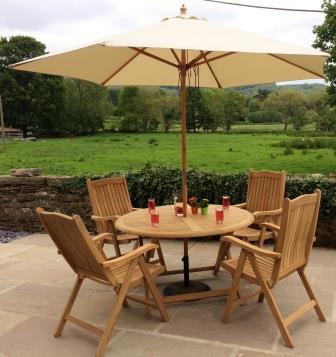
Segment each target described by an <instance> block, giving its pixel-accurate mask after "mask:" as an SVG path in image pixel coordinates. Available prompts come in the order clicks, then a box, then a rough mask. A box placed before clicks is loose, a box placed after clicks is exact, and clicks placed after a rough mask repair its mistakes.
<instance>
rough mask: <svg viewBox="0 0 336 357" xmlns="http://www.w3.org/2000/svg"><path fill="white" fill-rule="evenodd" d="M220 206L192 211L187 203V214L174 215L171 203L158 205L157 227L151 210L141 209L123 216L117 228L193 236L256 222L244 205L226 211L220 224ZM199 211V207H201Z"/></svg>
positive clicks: (159, 235)
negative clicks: (218, 220)
mask: <svg viewBox="0 0 336 357" xmlns="http://www.w3.org/2000/svg"><path fill="white" fill-rule="evenodd" d="M218 207H220V206H219V205H209V208H208V214H207V215H201V214H200V212H199V213H198V214H196V215H194V214H192V213H191V208H190V207H189V206H188V216H187V217H177V216H175V213H174V209H173V207H172V206H159V207H157V209H158V211H159V214H160V223H159V226H158V227H152V225H151V221H150V215H149V213H148V209H147V208H146V209H139V210H137V211H134V212H130V213H128V214H125V215H124V216H121V217H119V218H118V219H117V221H116V227H117V229H119V230H120V231H122V232H125V233H131V234H136V235H139V236H143V237H150V238H193V237H205V236H212V235H217V234H225V233H230V232H233V231H235V230H237V229H240V228H243V227H247V226H249V225H250V224H252V223H253V221H254V217H253V215H252V214H251V213H249V212H248V211H245V210H243V209H241V208H237V207H232V206H231V207H230V208H229V209H228V210H224V223H223V224H217V223H216V220H215V210H216V208H218ZM199 211H200V210H199Z"/></svg>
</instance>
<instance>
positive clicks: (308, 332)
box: [0, 234, 336, 357]
mask: <svg viewBox="0 0 336 357" xmlns="http://www.w3.org/2000/svg"><path fill="white" fill-rule="evenodd" d="M162 245H163V251H164V254H165V257H166V260H167V263H168V266H169V268H170V269H177V268H179V267H180V266H181V252H182V250H183V249H182V244H181V243H180V242H176V241H163V242H162ZM129 248H130V247H129ZM217 249H218V242H201V241H200V242H195V241H193V242H191V243H190V260H191V265H192V266H193V265H200V264H204V265H209V263H210V264H213V262H214V260H215V257H216V253H217ZM307 276H308V278H309V280H310V282H311V283H312V286H313V288H314V289H315V292H316V294H317V296H318V298H319V300H320V303H321V305H322V309H323V311H324V313H325V315H326V317H327V320H328V321H327V323H322V322H320V321H319V320H318V319H317V317H316V315H315V313H314V310H312V311H310V312H309V313H307V314H306V315H305V316H304V317H302V318H301V319H300V320H298V321H297V322H295V323H294V324H293V325H291V326H290V331H291V334H292V337H293V339H294V343H295V348H294V349H293V350H291V349H288V348H286V347H285V346H284V343H283V340H282V338H281V336H280V333H279V331H278V329H277V327H276V325H275V321H274V319H273V316H272V315H271V313H270V311H269V308H268V306H267V303H266V302H264V303H263V304H258V303H256V302H255V301H250V302H249V303H248V305H247V306H244V307H239V308H238V309H236V310H235V311H234V312H233V314H232V318H231V322H230V323H229V324H226V325H225V324H223V323H222V322H221V318H222V314H223V308H224V303H225V299H224V298H216V299H209V300H202V301H196V302H188V303H180V304H171V305H168V313H169V315H170V322H168V323H162V322H161V321H160V319H159V317H158V314H157V312H155V311H154V312H153V318H152V319H151V320H148V319H146V318H145V308H144V306H143V305H140V304H137V303H134V302H131V307H130V308H125V309H123V311H122V312H121V314H120V315H119V319H118V324H117V327H116V328H115V330H114V333H113V336H112V339H111V341H110V343H109V346H108V350H107V353H106V356H130V357H140V356H141V357H156V356H160V357H168V356H169V357H170V356H174V357H179V356H183V357H184V356H186V357H187V356H193V357H195V356H213V357H216V356H221V357H226V356H227V357H257V356H258V357H259V356H260V357H263V356H265V357H266V356H274V357H275V356H305V357H308V356H312V357H317V356H323V357H328V356H336V250H328V249H323V248H314V249H313V252H312V256H311V259H310V265H309V267H308V268H307ZM180 278H182V276H165V277H159V278H158V279H157V284H158V285H159V287H160V289H162V288H163V287H164V286H165V285H166V284H167V283H168V282H171V281H174V280H177V279H178V280H179V279H180ZM192 278H193V279H200V280H202V281H205V282H207V283H208V284H209V285H210V286H211V287H212V288H225V287H228V286H229V284H230V281H231V278H230V275H229V274H228V273H226V272H224V271H221V272H220V273H219V274H218V276H217V277H214V276H213V275H212V273H211V272H202V273H195V274H192ZM74 280H75V277H74V274H73V272H72V271H71V270H70V268H69V267H68V265H67V264H66V263H65V261H64V260H63V258H62V257H61V256H60V255H58V254H57V251H56V249H55V247H54V246H53V243H52V241H51V240H50V238H49V237H48V236H47V235H45V234H34V235H31V236H27V237H25V238H21V239H18V240H15V241H13V242H11V243H8V244H0V357H5V356H6V357H25V356H29V357H39V356H43V357H45V356H48V357H53V356H62V357H67V356H69V357H70V356H72V357H73V356H80V357H85V356H92V355H93V354H94V351H95V349H96V347H97V343H98V338H97V337H96V336H95V335H92V334H90V333H88V332H86V331H85V330H82V329H80V328H78V327H77V326H74V325H72V324H71V323H68V324H67V325H66V327H65V329H64V331H63V334H62V336H61V337H60V338H57V339H56V338H54V337H53V330H54V328H55V326H56V323H57V320H58V317H59V315H60V313H61V312H62V310H63V307H64V304H65V302H66V300H67V298H68V296H69V293H70V288H71V287H72V284H73V282H74ZM244 288H248V286H244ZM274 294H275V296H276V298H277V300H278V302H279V305H280V309H281V310H282V312H284V314H288V313H290V312H292V311H293V310H294V309H295V308H297V307H298V306H300V304H302V303H304V302H306V299H307V298H306V294H305V291H304V289H303V287H302V285H301V283H300V280H299V278H298V276H296V275H292V276H291V277H290V278H287V279H285V280H284V281H283V282H280V283H279V285H277V286H276V288H275V289H274ZM114 299H115V296H114V292H113V290H112V289H110V288H108V287H105V286H102V285H99V284H96V283H94V282H91V281H86V282H84V284H83V288H82V290H81V292H80V295H79V298H78V301H77V303H76V305H75V307H74V310H73V314H74V315H75V316H78V317H81V318H83V319H86V320H88V321H89V322H91V323H93V324H97V325H101V326H103V324H104V322H105V319H106V317H107V314H108V312H109V311H110V309H111V306H112V304H113V301H114Z"/></svg>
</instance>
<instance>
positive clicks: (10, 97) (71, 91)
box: [0, 0, 336, 136]
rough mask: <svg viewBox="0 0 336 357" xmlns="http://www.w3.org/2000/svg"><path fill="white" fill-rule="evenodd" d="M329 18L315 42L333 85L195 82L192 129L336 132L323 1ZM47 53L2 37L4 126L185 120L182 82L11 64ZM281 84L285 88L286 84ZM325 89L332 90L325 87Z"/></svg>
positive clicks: (120, 127)
mask: <svg viewBox="0 0 336 357" xmlns="http://www.w3.org/2000/svg"><path fill="white" fill-rule="evenodd" d="M322 8H323V9H324V10H325V11H326V17H325V21H324V23H323V24H322V25H319V26H315V28H314V33H315V34H316V40H315V42H314V46H315V47H316V48H320V49H322V50H324V51H327V52H329V53H330V54H331V57H330V58H329V59H328V60H327V64H326V67H325V70H326V76H327V79H328V86H327V87H319V88H317V89H315V90H310V91H306V92H301V91H297V90H295V89H293V88H285V89H283V88H284V87H280V86H276V85H275V84H271V85H268V86H248V87H245V88H236V89H232V90H230V89H225V90H221V89H208V88H206V89H200V88H193V87H191V88H189V89H188V94H187V129H188V131H189V132H196V131H204V132H215V131H217V130H224V131H227V132H228V131H230V130H231V129H232V126H233V124H235V123H236V122H249V123H273V122H279V123H280V122H282V123H283V128H284V130H287V128H288V126H289V125H290V124H291V125H292V126H293V128H294V129H295V130H300V129H302V127H303V126H304V125H305V124H307V123H315V125H316V130H321V131H330V130H336V107H335V106H336V89H335V88H336V71H335V68H336V67H335V62H336V28H335V21H334V17H335V15H334V14H335V11H336V4H334V3H333V2H332V1H331V0H324V1H323V4H322ZM45 53H46V47H45V45H44V44H43V43H41V42H39V41H37V40H35V39H34V38H31V37H28V36H13V37H10V38H6V37H1V38H0V94H1V96H2V100H3V106H4V116H5V123H6V126H10V127H15V128H18V129H21V130H22V131H23V133H24V135H25V136H26V135H27V133H28V132H32V133H34V135H39V136H57V135H59V136H63V135H83V134H90V133H95V132H97V131H100V130H102V129H109V130H115V131H127V132H132V131H143V132H147V131H153V130H163V131H166V132H168V131H170V130H172V129H173V128H177V129H178V128H179V125H180V117H181V113H180V106H181V105H180V98H179V93H178V89H177V88H163V87H160V88H158V87H135V86H131V87H113V88H104V87H101V86H98V85H95V84H93V83H89V82H86V81H82V80H78V79H71V78H62V77H56V76H50V75H44V74H37V73H30V72H23V71H14V70H11V69H9V68H8V65H9V64H12V63H15V62H19V61H23V60H27V59H30V58H33V57H36V56H40V55H43V54H45ZM281 88H282V89H281ZM326 89H327V90H326Z"/></svg>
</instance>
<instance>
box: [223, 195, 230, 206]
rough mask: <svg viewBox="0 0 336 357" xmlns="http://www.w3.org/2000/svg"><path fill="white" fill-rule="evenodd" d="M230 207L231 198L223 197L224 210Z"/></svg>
mask: <svg viewBox="0 0 336 357" xmlns="http://www.w3.org/2000/svg"><path fill="white" fill-rule="evenodd" d="M229 207H230V196H223V209H229Z"/></svg>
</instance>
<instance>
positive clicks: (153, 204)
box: [148, 198, 155, 213]
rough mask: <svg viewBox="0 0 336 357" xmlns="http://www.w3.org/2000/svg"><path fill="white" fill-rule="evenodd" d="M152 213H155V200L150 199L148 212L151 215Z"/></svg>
mask: <svg viewBox="0 0 336 357" xmlns="http://www.w3.org/2000/svg"><path fill="white" fill-rule="evenodd" d="M152 211H155V198H149V199H148V212H149V213H151V212H152Z"/></svg>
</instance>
